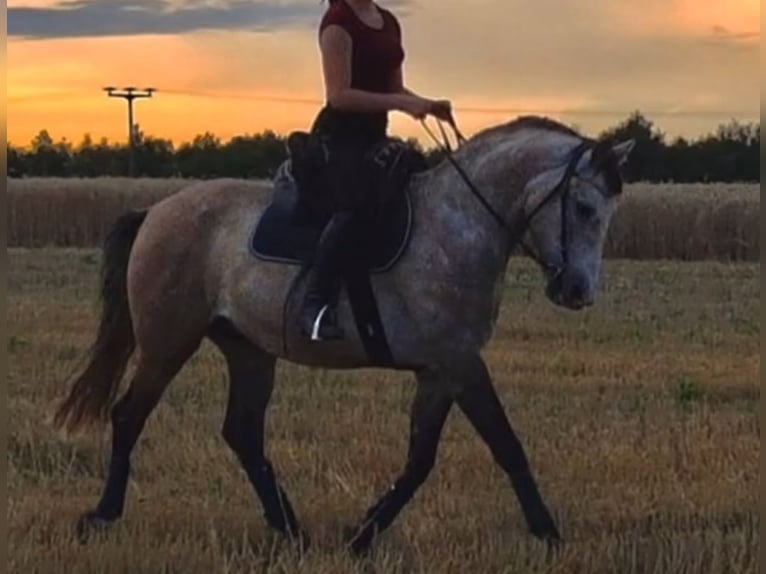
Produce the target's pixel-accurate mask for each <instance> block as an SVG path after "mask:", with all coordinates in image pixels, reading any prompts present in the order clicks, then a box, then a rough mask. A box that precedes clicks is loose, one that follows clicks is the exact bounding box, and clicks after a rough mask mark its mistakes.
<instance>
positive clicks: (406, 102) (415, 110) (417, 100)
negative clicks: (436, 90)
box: [401, 95, 435, 120]
mask: <svg viewBox="0 0 766 574" xmlns="http://www.w3.org/2000/svg"><path fill="white" fill-rule="evenodd" d="M434 103H435V102H433V101H432V100H428V99H426V98H421V97H420V96H414V95H413V96H410V95H408V96H407V97H405V98H404V99H403V100H402V103H401V111H403V112H404V113H406V114H409V115H410V116H412V117H413V118H415V119H416V120H422V119H424V118H425V117H426V116H427V115H428V114H430V113H432V110H433V106H434Z"/></svg>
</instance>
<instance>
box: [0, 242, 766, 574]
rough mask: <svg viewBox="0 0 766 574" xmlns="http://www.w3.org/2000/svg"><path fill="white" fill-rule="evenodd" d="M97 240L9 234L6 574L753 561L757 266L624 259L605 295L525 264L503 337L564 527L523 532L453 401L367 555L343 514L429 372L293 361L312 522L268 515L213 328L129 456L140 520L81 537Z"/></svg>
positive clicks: (397, 451)
mask: <svg viewBox="0 0 766 574" xmlns="http://www.w3.org/2000/svg"><path fill="white" fill-rule="evenodd" d="M99 257H100V255H99V252H98V251H97V250H90V249H41V250H27V249H13V250H11V251H10V253H9V258H10V280H9V292H10V293H9V300H8V320H9V328H10V337H9V339H8V354H9V358H10V373H9V402H10V405H9V414H10V429H11V430H10V437H9V450H8V455H7V456H8V487H9V501H8V519H9V523H10V528H9V541H8V548H9V555H10V560H9V569H10V571H12V572H19V573H30V572H56V573H58V572H76V573H78V574H79V573H90V572H93V573H113V572H120V573H122V572H125V573H159V572H179V573H198V572H199V573H207V572H211V573H212V572H215V573H235V572H236V573H244V572H284V573H292V572H302V573H316V574H331V573H332V574H335V573H362V572H364V573H368V572H386V573H388V572H392V573H404V572H407V573H409V572H427V573H452V572H455V573H470V572H477V573H496V572H497V573H500V572H502V573H506V572H507V573H511V572H523V573H526V572H583V573H592V572H593V573H600V572H605V573H606V572H609V573H614V572H619V573H633V572H673V573H681V572H705V573H718V572H756V571H757V570H758V566H757V563H758V547H759V533H760V524H759V514H758V510H757V505H758V504H757V503H758V483H759V470H758V466H759V455H758V452H759V445H760V422H759V415H758V404H759V402H760V387H759V369H760V359H759V338H760V323H759V318H758V317H759V307H760V282H759V275H760V266H759V264H757V263H755V264H751V263H737V264H727V263H722V262H687V263H679V262H658V261H655V262H635V261H634V262H629V261H624V260H610V261H607V262H606V265H605V269H604V287H603V291H602V293H601V296H600V299H599V300H598V302H597V305H596V307H595V308H593V309H590V310H588V311H585V312H580V313H573V312H569V311H565V310H561V309H557V308H554V307H553V306H552V305H551V304H550V303H548V302H547V301H546V300H545V299H544V297H543V294H542V284H541V281H540V278H539V276H538V273H537V271H535V270H534V269H533V268H532V266H531V265H529V264H527V263H525V262H521V261H516V260H514V261H512V263H511V265H510V267H509V270H508V287H507V292H506V297H505V303H504V306H503V310H502V314H501V319H500V323H499V325H498V328H497V331H496V336H495V339H494V340H493V342H492V344H491V345H490V347H489V348H488V349H487V351H486V353H485V355H484V356H485V358H486V360H487V362H488V364H489V367H490V370H491V372H492V374H493V377H494V380H495V383H496V387H497V389H498V391H499V394H500V397H501V400H502V402H503V404H504V406H505V408H506V412H507V413H508V414H509V416H510V418H511V421H512V423H513V424H514V425H515V427H516V430H517V431H518V433H519V434H520V435H521V438H522V440H523V442H524V444H525V446H526V448H527V452H528V455H529V458H530V460H531V464H532V468H533V469H534V471H535V473H536V476H537V477H538V479H539V484H540V487H541V490H542V492H543V495H544V496H545V497H546V499H547V501H548V504H549V506H550V507H551V508H552V510H553V512H554V514H555V516H556V518H557V520H558V522H559V525H560V528H561V531H562V534H563V536H564V538H565V539H566V541H567V543H566V545H565V546H564V547H563V548H562V549H561V550H560V551H559V553H557V554H555V555H550V554H549V553H547V552H546V549H545V548H544V547H543V546H542V545H541V544H539V543H538V542H536V541H535V540H534V539H532V538H531V537H530V536H529V535H528V534H527V532H526V528H525V525H524V523H523V519H522V516H521V512H520V509H519V507H518V504H517V502H516V499H515V497H514V495H513V492H512V490H511V488H510V484H509V482H508V480H507V478H506V477H505V476H504V474H503V473H502V471H501V470H500V469H499V468H498V467H497V466H496V465H495V464H494V463H493V461H492V459H491V456H490V454H489V452H488V451H487V449H486V448H485V447H484V445H483V444H482V443H481V442H480V439H479V438H478V437H477V436H476V434H475V433H474V432H473V430H472V429H471V428H470V426H469V425H468V423H467V421H466V420H465V418H464V417H463V415H462V414H461V413H459V412H458V411H457V410H455V411H453V412H452V413H451V415H450V417H449V419H448V422H447V427H446V431H445V434H444V437H443V440H442V443H441V447H440V450H439V455H438V459H437V466H436V468H435V470H434V471H433V473H432V474H431V476H430V477H429V479H428V480H427V481H426V483H425V485H424V486H423V487H422V488H421V490H420V491H419V492H418V494H417V495H416V496H415V499H414V500H413V502H412V503H411V504H410V505H409V506H408V507H406V508H405V510H404V512H403V513H402V515H401V516H400V518H399V519H398V520H397V522H395V523H394V525H393V527H392V528H391V529H390V530H389V531H387V532H386V533H385V534H384V535H383V536H382V537H381V538H380V539H379V540H378V543H377V544H376V547H375V551H374V553H373V554H372V555H371V556H370V557H369V558H367V559H363V560H355V559H352V558H351V557H349V555H348V554H347V553H346V551H345V549H344V548H343V546H342V542H341V532H342V529H343V527H344V526H345V525H347V524H351V523H355V522H356V521H357V520H359V519H360V518H361V517H362V515H363V513H364V511H365V510H366V508H367V507H368V506H369V504H370V503H372V501H373V500H374V499H376V498H377V497H378V496H379V495H380V494H382V493H383V492H384V491H385V489H386V488H387V487H388V485H390V484H391V482H392V481H393V480H394V478H395V477H396V475H397V474H398V473H399V471H400V470H401V468H402V466H403V463H404V456H405V450H406V445H407V434H408V410H409V401H410V399H411V397H412V396H413V384H412V381H411V379H410V378H409V377H408V376H406V375H403V374H392V373H389V372H386V371H379V370H365V371H359V372H338V371H318V370H310V369H306V368H302V367H296V366H291V365H281V366H280V368H279V370H278V384H277V387H276V391H275V394H274V398H273V401H272V406H271V409H270V411H269V417H268V421H267V425H268V430H267V449H268V452H269V455H270V457H271V458H272V461H273V462H274V465H275V468H276V470H277V472H278V475H279V477H280V478H281V480H282V483H283V486H284V487H285V489H286V490H287V492H288V493H289V494H290V495H291V497H292V499H293V503H294V505H295V507H296V511H297V512H298V513H299V517H300V518H301V520H302V521H303V523H304V525H305V526H306V527H307V529H308V530H309V532H310V533H311V535H312V538H313V544H312V546H311V548H310V549H309V550H308V551H307V552H306V553H300V552H299V551H297V550H296V549H294V548H293V547H291V546H289V545H287V544H283V543H281V542H280V541H279V539H277V538H275V537H274V536H272V535H271V534H270V533H269V531H268V530H267V529H266V526H265V522H264V520H263V518H262V517H261V511H260V507H259V505H258V503H257V501H256V499H255V496H254V494H253V492H252V491H251V489H250V486H249V484H248V483H247V479H246V477H245V475H244V473H243V472H242V471H241V470H240V468H239V466H238V464H237V462H236V460H235V458H234V455H233V454H232V453H231V452H230V451H228V450H227V447H226V446H225V444H224V442H223V439H222V438H221V436H220V427H221V423H222V419H223V409H224V400H225V394H226V380H225V376H224V369H223V361H222V359H221V357H220V356H219V355H218V354H217V352H216V351H215V350H214V349H213V348H212V346H211V345H208V344H206V345H205V346H204V348H203V349H202V350H201V352H200V353H199V354H198V355H197V356H196V357H195V358H194V359H193V360H192V361H191V362H190V364H189V365H187V367H186V368H185V369H184V370H183V371H182V373H181V374H180V375H179V376H178V377H177V379H176V380H175V382H174V383H173V384H172V385H171V387H170V389H169V391H168V393H167V394H166V395H165V397H164V399H163V401H162V402H161V404H160V406H159V407H158V409H157V410H156V411H155V413H154V415H153V416H152V418H151V419H150V421H149V423H148V425H147V428H146V430H145V432H144V435H143V436H142V439H141V441H140V442H139V445H138V447H137V449H136V451H135V455H134V473H133V478H132V481H131V483H130V486H129V490H128V504H127V511H126V515H125V517H124V519H123V521H122V522H121V523H119V524H118V525H117V526H116V527H115V528H114V529H113V531H111V532H110V534H109V535H108V536H107V537H105V538H104V539H102V540H94V541H93V542H91V543H89V544H87V545H84V546H83V545H80V544H79V543H78V542H77V541H76V540H75V538H74V536H73V524H74V522H75V520H76V519H77V517H78V515H79V513H81V512H83V511H85V510H90V509H91V508H92V507H93V505H94V504H95V502H96V500H97V497H98V495H99V493H100V489H101V486H102V481H103V478H104V473H105V469H106V462H107V454H108V448H107V446H108V436H109V434H108V432H107V431H105V432H104V433H102V434H96V435H88V436H82V437H74V438H72V437H70V438H65V437H62V436H59V435H58V434H56V433H55V432H54V431H53V430H52V429H51V427H50V426H49V425H48V423H47V417H48V416H49V415H50V413H51V410H52V408H53V406H54V404H55V401H57V400H58V399H59V398H60V397H61V396H62V395H63V394H64V393H65V392H66V390H67V384H68V375H70V374H71V373H72V372H73V370H74V369H75V368H76V367H77V366H78V365H79V364H80V362H81V360H82V358H83V356H84V352H85V350H86V348H87V346H88V345H89V343H90V342H91V336H92V334H93V330H94V328H95V325H96V319H97V312H98V307H97V305H96V294H97V289H98V286H97V274H98V265H99Z"/></svg>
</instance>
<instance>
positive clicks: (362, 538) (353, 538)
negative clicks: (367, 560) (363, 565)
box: [343, 526, 373, 558]
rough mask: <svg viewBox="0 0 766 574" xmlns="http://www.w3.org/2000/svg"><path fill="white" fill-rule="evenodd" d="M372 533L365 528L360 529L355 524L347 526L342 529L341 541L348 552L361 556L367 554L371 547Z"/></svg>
mask: <svg viewBox="0 0 766 574" xmlns="http://www.w3.org/2000/svg"><path fill="white" fill-rule="evenodd" d="M372 539H373V535H372V534H371V533H369V532H368V531H365V530H360V529H359V528H358V527H355V526H347V527H346V528H344V529H343V542H344V543H345V545H346V548H348V550H349V552H351V554H353V555H354V556H356V557H357V558H361V557H363V556H367V555H368V554H369V553H370V550H371V549H372Z"/></svg>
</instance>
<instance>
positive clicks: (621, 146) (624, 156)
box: [612, 138, 636, 166]
mask: <svg viewBox="0 0 766 574" xmlns="http://www.w3.org/2000/svg"><path fill="white" fill-rule="evenodd" d="M634 147H636V140H634V139H633V138H631V139H629V140H626V141H624V142H621V143H618V144H615V145H613V146H612V153H613V154H614V157H615V158H616V159H617V165H620V166H621V165H623V164H624V163H625V162H626V161H628V156H629V155H630V152H632V151H633V148H634Z"/></svg>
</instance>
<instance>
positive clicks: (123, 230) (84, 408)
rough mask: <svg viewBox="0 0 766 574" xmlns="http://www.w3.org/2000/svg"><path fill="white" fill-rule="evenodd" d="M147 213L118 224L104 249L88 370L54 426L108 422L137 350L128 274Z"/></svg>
mask: <svg viewBox="0 0 766 574" xmlns="http://www.w3.org/2000/svg"><path fill="white" fill-rule="evenodd" d="M146 214H147V211H133V212H129V213H126V214H124V215H122V216H120V217H119V219H117V221H116V222H115V224H114V226H113V227H112V229H111V231H110V232H109V234H108V236H107V238H106V241H105V242H104V247H103V260H102V268H101V307H102V309H101V320H100V323H99V326H98V335H97V337H96V341H95V343H94V344H93V346H92V347H91V349H90V353H89V360H88V364H87V366H86V367H85V370H84V371H83V372H82V373H81V374H80V375H79V376H78V377H77V378H76V379H75V380H74V383H73V384H72V388H71V390H70V392H69V395H68V396H67V397H66V399H64V401H63V402H62V403H61V405H60V406H59V407H58V409H57V410H56V413H55V415H54V419H53V423H54V425H55V426H56V427H58V428H62V427H63V428H65V429H66V430H68V431H74V430H76V429H78V428H82V427H87V426H91V425H93V424H97V423H101V422H104V421H105V420H106V419H107V417H108V411H109V409H110V407H111V406H112V404H113V403H114V400H115V398H116V396H117V391H118V390H119V387H120V382H121V381H122V378H123V376H124V375H125V371H126V369H127V366H128V361H129V360H130V357H131V355H132V354H133V351H134V350H135V347H136V340H135V336H134V333H133V324H132V322H131V319H130V309H129V305H128V288H127V271H128V261H129V259H130V252H131V249H132V248H133V243H134V242H135V239H136V236H137V235H138V230H139V228H140V227H141V225H142V224H143V222H144V219H146Z"/></svg>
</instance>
